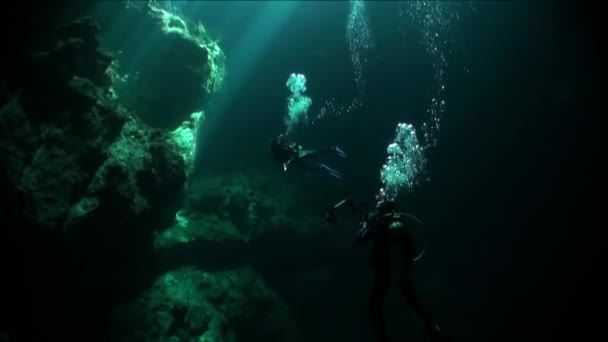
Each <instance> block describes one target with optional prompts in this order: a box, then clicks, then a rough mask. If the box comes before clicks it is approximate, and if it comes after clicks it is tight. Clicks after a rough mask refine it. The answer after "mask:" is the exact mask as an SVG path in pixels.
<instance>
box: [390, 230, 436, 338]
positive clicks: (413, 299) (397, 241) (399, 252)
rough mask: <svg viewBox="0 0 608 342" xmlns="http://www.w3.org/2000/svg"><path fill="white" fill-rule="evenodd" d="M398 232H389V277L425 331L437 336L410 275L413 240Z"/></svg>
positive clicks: (428, 313) (430, 317) (429, 315)
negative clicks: (422, 323) (420, 320)
mask: <svg viewBox="0 0 608 342" xmlns="http://www.w3.org/2000/svg"><path fill="white" fill-rule="evenodd" d="M399 233H400V231H398V230H395V231H393V232H392V234H391V236H392V237H393V238H392V239H391V241H390V242H389V251H390V252H389V255H390V265H391V266H390V270H391V279H394V282H395V285H396V286H397V287H398V288H399V291H400V292H401V294H402V295H403V297H404V298H405V300H406V302H407V303H408V304H409V306H410V307H411V308H412V309H413V310H414V312H415V313H416V314H417V315H418V317H420V318H421V319H422V321H423V322H424V326H425V328H426V329H427V332H428V333H429V334H430V335H431V336H432V337H437V336H438V334H437V333H438V330H437V327H436V325H435V324H434V322H433V318H432V316H431V314H430V312H429V311H428V310H427V309H426V308H425V307H424V306H423V305H422V303H420V300H419V299H418V296H417V294H416V288H415V286H414V282H413V280H412V277H411V274H412V266H413V259H414V249H413V241H412V240H411V238H410V237H409V235H406V234H404V235H399Z"/></svg>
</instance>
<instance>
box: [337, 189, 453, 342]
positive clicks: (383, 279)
mask: <svg viewBox="0 0 608 342" xmlns="http://www.w3.org/2000/svg"><path fill="white" fill-rule="evenodd" d="M343 204H348V205H349V206H350V208H351V210H352V212H353V213H354V214H355V215H356V216H357V218H358V219H359V224H360V228H359V230H358V232H357V238H356V241H357V243H359V244H363V243H365V242H367V241H372V252H371V257H370V263H371V265H370V266H371V268H372V271H373V273H374V278H373V285H372V289H371V294H370V298H369V307H368V310H369V315H370V319H371V328H372V330H373V333H374V335H375V336H376V340H377V341H378V342H388V341H389V339H388V336H387V334H386V331H385V323H384V313H383V311H384V301H385V299H386V297H387V295H388V292H389V290H390V287H391V285H394V286H396V287H397V288H398V289H399V291H400V292H401V294H402V295H403V296H404V297H405V300H406V302H407V303H408V304H409V305H410V307H411V308H412V309H413V310H414V311H415V312H416V314H417V315H418V316H419V317H420V318H421V319H422V321H423V322H424V325H425V328H426V331H427V333H428V335H429V336H430V337H432V340H433V341H445V339H446V336H444V335H443V334H442V333H441V332H440V330H439V327H438V326H437V325H436V324H435V323H434V321H433V319H432V317H431V315H430V313H429V312H428V311H427V309H426V308H425V307H424V306H423V305H422V304H421V303H420V302H419V300H418V297H417V295H416V290H415V287H414V284H413V281H412V277H411V272H412V266H413V263H414V262H415V261H417V260H419V259H420V258H421V257H422V255H423V254H424V252H425V249H423V250H422V252H421V253H420V254H419V255H418V256H416V255H415V252H414V241H413V237H412V235H411V234H410V231H409V229H408V225H407V224H406V221H410V220H413V221H415V222H416V223H417V224H422V222H420V220H418V219H417V218H416V217H414V216H412V215H409V214H406V213H401V212H399V211H398V208H397V206H396V204H395V203H394V202H391V201H383V202H380V203H379V204H378V206H377V209H376V210H375V212H372V213H369V210H368V209H367V207H366V206H365V205H364V206H363V207H362V208H361V209H358V208H356V207H355V205H354V204H353V202H352V201H351V200H350V199H345V200H342V201H340V202H338V203H337V204H336V205H334V206H333V207H331V208H330V209H329V211H328V212H327V214H326V217H325V218H326V220H327V221H329V222H331V223H335V222H336V215H335V213H334V211H335V209H337V208H338V207H340V206H342V205H343Z"/></svg>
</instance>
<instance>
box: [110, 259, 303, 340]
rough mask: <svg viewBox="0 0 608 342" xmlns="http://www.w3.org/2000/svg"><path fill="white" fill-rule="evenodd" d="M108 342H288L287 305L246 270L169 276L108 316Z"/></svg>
mask: <svg viewBox="0 0 608 342" xmlns="http://www.w3.org/2000/svg"><path fill="white" fill-rule="evenodd" d="M112 332H113V336H112V337H113V340H114V341H149V342H153V341H184V342H185V341H209V342H222V341H226V342H235V341H281V342H283V341H294V338H295V336H294V327H293V326H292V322H291V319H290V313H289V309H288V308H287V306H286V305H285V304H284V303H283V302H282V301H281V299H280V298H279V297H278V296H277V295H276V294H275V293H274V292H273V291H272V290H270V289H269V288H268V287H267V286H266V284H265V283H264V281H263V280H262V279H261V278H259V277H258V276H257V275H256V274H255V273H254V272H253V271H252V270H251V269H249V268H243V269H237V270H229V271H221V272H204V271H201V270H198V269H196V268H194V267H184V268H180V269H177V270H174V271H170V272H167V273H165V274H164V275H162V276H161V277H159V278H158V279H157V280H156V281H155V282H154V285H153V286H152V288H151V289H149V290H148V291H146V292H145V293H143V294H142V295H141V296H140V297H139V298H138V299H137V300H136V301H134V302H132V303H129V304H127V305H124V306H121V307H119V308H117V309H116V310H115V311H114V313H113V314H112Z"/></svg>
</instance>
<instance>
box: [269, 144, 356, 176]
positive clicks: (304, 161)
mask: <svg viewBox="0 0 608 342" xmlns="http://www.w3.org/2000/svg"><path fill="white" fill-rule="evenodd" d="M270 152H271V153H272V155H273V156H274V158H275V159H276V160H277V161H278V162H280V163H281V164H283V170H284V171H287V166H288V165H292V164H293V165H296V166H298V167H301V168H303V169H306V170H323V171H325V172H327V173H328V174H329V175H331V176H333V177H336V178H342V173H341V172H339V171H337V170H335V169H333V168H331V167H329V166H327V165H325V164H322V163H311V162H310V161H309V160H310V159H312V158H313V157H316V156H319V155H322V154H327V153H329V152H331V153H336V154H337V155H338V156H340V157H342V158H346V154H345V153H344V151H342V150H341V149H340V148H339V147H337V146H335V147H331V148H326V149H323V150H317V151H313V150H304V149H302V146H300V145H298V144H296V143H295V142H292V141H288V140H287V138H285V136H284V135H283V134H281V135H279V136H277V137H275V138H274V139H272V140H271V141H270Z"/></svg>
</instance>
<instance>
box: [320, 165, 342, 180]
mask: <svg viewBox="0 0 608 342" xmlns="http://www.w3.org/2000/svg"><path fill="white" fill-rule="evenodd" d="M319 168H321V169H322V170H325V171H326V172H327V173H329V174H330V175H331V176H334V177H336V178H340V179H342V172H340V171H338V170H336V169H333V168H331V167H329V166H327V165H325V164H319Z"/></svg>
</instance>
